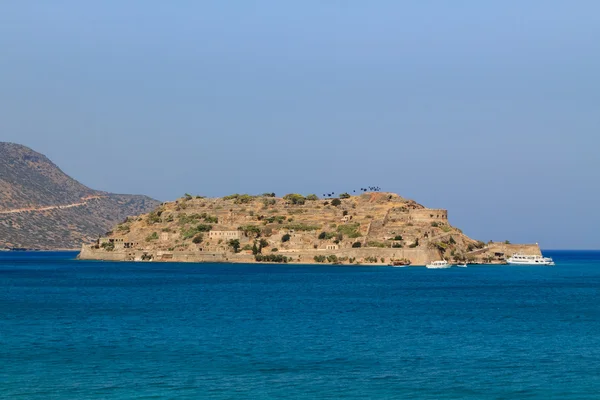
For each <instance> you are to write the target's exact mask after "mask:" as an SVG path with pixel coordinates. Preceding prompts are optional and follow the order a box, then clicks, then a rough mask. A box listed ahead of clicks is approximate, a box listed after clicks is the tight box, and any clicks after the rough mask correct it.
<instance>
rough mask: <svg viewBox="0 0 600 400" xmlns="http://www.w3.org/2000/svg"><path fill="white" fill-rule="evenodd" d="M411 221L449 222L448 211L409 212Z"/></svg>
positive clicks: (436, 209) (437, 209)
mask: <svg viewBox="0 0 600 400" xmlns="http://www.w3.org/2000/svg"><path fill="white" fill-rule="evenodd" d="M408 214H409V219H410V220H412V221H417V222H448V210H443V209H439V208H423V209H416V210H410V211H409V213H408Z"/></svg>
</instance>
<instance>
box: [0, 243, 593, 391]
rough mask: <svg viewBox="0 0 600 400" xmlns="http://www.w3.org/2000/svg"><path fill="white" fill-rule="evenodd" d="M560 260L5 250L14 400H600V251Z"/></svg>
mask: <svg viewBox="0 0 600 400" xmlns="http://www.w3.org/2000/svg"><path fill="white" fill-rule="evenodd" d="M546 254H547V255H550V256H552V257H554V258H555V261H557V266H555V267H510V266H495V267H490V266H487V267H486V266H475V267H469V268H466V269H464V268H452V269H449V270H427V269H425V268H417V267H410V268H390V267H341V266H290V265H287V266H278V265H228V264H153V263H108V262H77V261H74V260H72V258H73V257H74V254H73V253H0V398H6V399H130V398H131V399H162V398H164V399H194V398H207V399H233V398H243V399H282V398H294V399H378V398H381V399H401V398H424V399H459V398H473V399H513V398H518V399H534V398H535V399H538V398H539V399H548V398H556V399H597V398H600V252H546Z"/></svg>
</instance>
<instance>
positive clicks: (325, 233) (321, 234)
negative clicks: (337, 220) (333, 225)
mask: <svg viewBox="0 0 600 400" xmlns="http://www.w3.org/2000/svg"><path fill="white" fill-rule="evenodd" d="M326 237H327V232H321V233H319V239H321V240H323V239H325V238H326Z"/></svg>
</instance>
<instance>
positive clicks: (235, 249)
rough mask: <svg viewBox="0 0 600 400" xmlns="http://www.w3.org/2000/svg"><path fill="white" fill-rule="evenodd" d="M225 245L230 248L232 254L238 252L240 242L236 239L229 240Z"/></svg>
mask: <svg viewBox="0 0 600 400" xmlns="http://www.w3.org/2000/svg"><path fill="white" fill-rule="evenodd" d="M227 244H228V245H229V247H231V249H232V250H233V252H234V253H237V252H238V251H240V241H239V240H238V239H231V240H230V241H229V242H227Z"/></svg>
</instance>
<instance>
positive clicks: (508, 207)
mask: <svg viewBox="0 0 600 400" xmlns="http://www.w3.org/2000/svg"><path fill="white" fill-rule="evenodd" d="M599 38H600V2H597V1H585V0H580V1H569V2H568V1H552V0H529V1H511V0H507V1H496V2H483V1H479V0H456V1H452V2H450V1H441V0H439V1H434V0H418V1H417V0H415V1H396V0H379V1H378V0H374V1H358V0H356V1H355V0H345V1H342V0H328V1H323V0H319V1H316V0H304V1H297V2H287V1H279V0H270V1H267V0H262V1H261V0H256V1H252V0H246V1H233V0H232V1H209V0H207V1H178V2H165V1H153V0H144V1H126V2H124V1H115V0H107V1H102V2H99V1H98V2H82V1H62V0H55V1H52V2H48V1H43V0H40V1H29V0H23V1H18V2H17V1H13V2H8V1H6V2H2V3H1V4H0V52H1V53H0V141H9V142H16V143H21V144H24V145H26V146H29V147H31V148H33V149H34V150H36V151H39V152H41V153H44V154H46V155H47V156H48V157H49V158H50V159H52V160H53V161H54V162H55V163H56V164H58V165H59V166H60V167H61V168H62V169H63V170H64V171H65V172H66V173H68V174H69V175H71V176H73V177H74V178H76V179H78V180H79V181H81V182H82V183H84V184H86V185H88V186H90V187H92V188H94V189H99V190H106V191H111V192H118V193H136V194H147V195H149V196H152V197H154V198H157V199H159V200H173V199H176V198H178V197H181V196H182V195H183V194H184V193H192V194H201V195H206V196H223V195H227V194H231V193H251V194H258V193H263V192H275V193H276V194H278V195H284V194H286V193H290V192H298V193H304V194H308V193H317V194H319V195H321V194H323V193H326V192H336V193H340V192H344V191H350V192H351V191H352V190H357V189H359V188H360V187H364V186H379V187H381V188H382V190H383V191H390V192H396V193H398V194H400V195H401V196H403V197H407V198H411V199H414V200H416V201H418V202H419V203H421V204H424V205H425V206H428V207H439V208H447V209H448V210H449V218H450V222H451V223H452V224H453V225H455V226H458V227H460V228H461V229H463V231H464V232H465V233H466V234H467V235H469V236H471V237H473V238H476V239H480V240H484V241H488V240H510V241H511V242H513V243H517V242H523V243H536V242H537V243H540V245H541V247H542V248H548V249H600V235H599V234H598V228H597V227H598V226H600V183H599V182H600V179H599V178H600V155H599V148H600V131H599V127H600V42H599Z"/></svg>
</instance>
